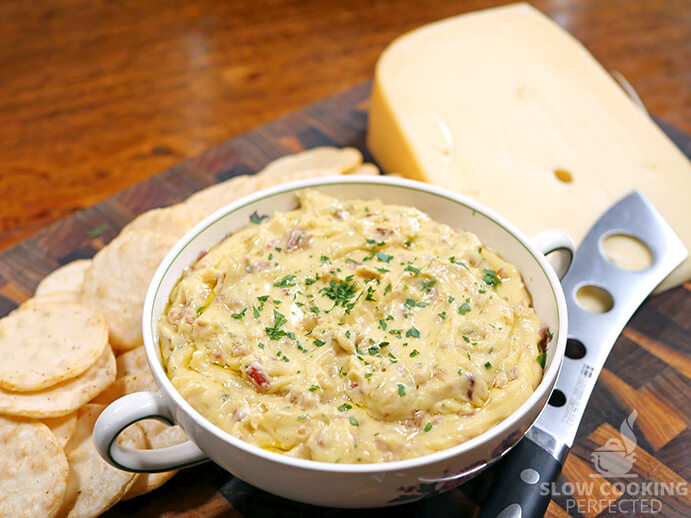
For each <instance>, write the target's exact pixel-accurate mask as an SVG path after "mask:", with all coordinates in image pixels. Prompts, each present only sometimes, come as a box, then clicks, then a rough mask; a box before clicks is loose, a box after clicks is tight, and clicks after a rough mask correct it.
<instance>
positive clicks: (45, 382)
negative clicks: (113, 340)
mask: <svg viewBox="0 0 691 518" xmlns="http://www.w3.org/2000/svg"><path fill="white" fill-rule="evenodd" d="M107 344H108V327H107V325H106V320H105V318H104V317H103V315H102V314H101V313H99V312H98V311H95V310H93V309H92V308H89V307H87V306H83V305H82V304H76V303H73V302H68V303H58V302H42V301H40V300H37V301H36V302H34V303H32V304H29V305H26V306H23V307H21V308H20V309H18V310H17V311H13V312H12V313H10V314H9V315H8V316H7V317H5V318H3V319H2V320H0V357H1V358H2V362H0V388H3V389H6V390H13V391H20V392H24V391H36V390H41V389H44V388H46V387H50V386H52V385H55V384H56V383H59V382H61V381H64V380H66V379H70V378H74V377H75V376H78V375H79V374H81V373H83V372H84V371H86V370H87V369H88V368H89V367H90V366H91V365H93V363H94V362H95V361H96V359H97V358H98V357H99V356H100V355H101V353H102V352H103V349H104V348H105V347H106V345H107Z"/></svg>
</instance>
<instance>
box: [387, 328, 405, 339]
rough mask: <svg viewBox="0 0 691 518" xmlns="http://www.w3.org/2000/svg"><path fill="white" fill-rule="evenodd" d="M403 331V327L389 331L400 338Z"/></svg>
mask: <svg viewBox="0 0 691 518" xmlns="http://www.w3.org/2000/svg"><path fill="white" fill-rule="evenodd" d="M402 332H403V329H392V330H391V331H389V334H390V335H394V336H397V337H398V338H400V337H401V333H402Z"/></svg>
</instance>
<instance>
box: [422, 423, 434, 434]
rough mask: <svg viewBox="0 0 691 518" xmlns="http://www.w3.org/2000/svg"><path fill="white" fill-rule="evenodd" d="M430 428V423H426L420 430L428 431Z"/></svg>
mask: <svg viewBox="0 0 691 518" xmlns="http://www.w3.org/2000/svg"><path fill="white" fill-rule="evenodd" d="M431 429H432V423H427V424H426V425H425V427H424V428H423V429H422V430H423V431H425V432H429V431H430V430H431Z"/></svg>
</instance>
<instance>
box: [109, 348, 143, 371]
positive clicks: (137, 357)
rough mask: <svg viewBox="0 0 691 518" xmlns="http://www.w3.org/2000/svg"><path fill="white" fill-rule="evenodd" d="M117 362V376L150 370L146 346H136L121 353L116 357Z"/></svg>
mask: <svg viewBox="0 0 691 518" xmlns="http://www.w3.org/2000/svg"><path fill="white" fill-rule="evenodd" d="M115 364H116V365H117V374H116V378H122V377H123V376H129V375H131V374H141V373H144V372H150V370H149V362H148V361H147V359H146V351H145V350H144V346H142V347H136V348H134V349H130V350H129V351H125V352H124V353H122V354H120V355H119V356H118V357H117V358H115Z"/></svg>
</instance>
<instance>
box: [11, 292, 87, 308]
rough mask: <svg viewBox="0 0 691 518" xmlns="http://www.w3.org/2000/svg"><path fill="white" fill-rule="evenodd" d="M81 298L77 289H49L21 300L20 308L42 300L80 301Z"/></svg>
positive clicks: (58, 301)
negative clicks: (47, 291) (46, 291)
mask: <svg viewBox="0 0 691 518" xmlns="http://www.w3.org/2000/svg"><path fill="white" fill-rule="evenodd" d="M81 298H82V294H81V292H78V291H51V292H49V293H44V294H42V295H34V296H33V297H31V298H30V299H27V300H25V301H24V302H22V305H21V306H19V307H20V308H25V307H28V306H33V305H34V304H36V303H37V302H38V303H43V302H57V303H63V302H80V301H81Z"/></svg>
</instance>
